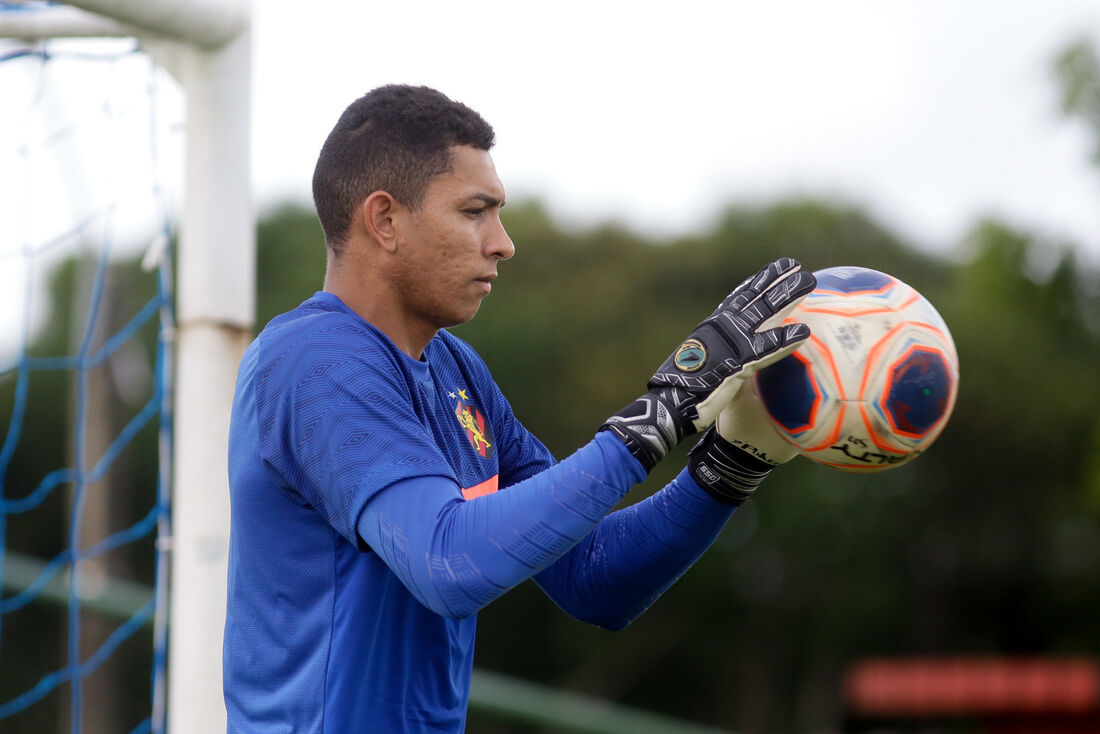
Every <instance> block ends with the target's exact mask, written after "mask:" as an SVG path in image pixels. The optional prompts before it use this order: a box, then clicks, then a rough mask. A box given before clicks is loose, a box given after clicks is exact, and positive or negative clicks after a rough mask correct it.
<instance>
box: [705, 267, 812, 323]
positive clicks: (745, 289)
mask: <svg viewBox="0 0 1100 734" xmlns="http://www.w3.org/2000/svg"><path fill="white" fill-rule="evenodd" d="M801 268H802V263H800V262H798V261H797V260H795V259H793V258H789V257H781V258H779V259H778V260H776V261H774V262H771V263H768V264H767V265H765V266H764V267H762V268H761V269H760V270H759V271H758V272H757V273H755V274H754V275H750V276H749V277H747V278H745V279H744V280H743V281H741V283H740V284H739V285H738V286H737V287H736V288H734V289H733V291H731V292H730V294H729V295H728V296H726V298H725V300H723V301H722V303H721V304H720V305H719V307H718V308H717V309H716V310H715V313H717V312H718V311H729V310H740V309H742V308H744V307H745V306H747V305H748V304H750V303H752V302H753V301H755V300H756V299H757V298H759V297H760V294H761V293H763V292H764V291H766V290H768V289H769V288H771V287H772V286H774V285H775V283H776V282H778V281H780V280H782V279H783V278H786V277H788V276H789V275H791V274H792V273H794V272H797V271H798V270H800V269H801Z"/></svg>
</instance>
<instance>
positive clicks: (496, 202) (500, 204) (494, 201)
mask: <svg viewBox="0 0 1100 734" xmlns="http://www.w3.org/2000/svg"><path fill="white" fill-rule="evenodd" d="M470 198H471V199H475V200H477V201H480V202H482V203H483V204H485V205H486V206H491V207H496V208H498V209H503V208H504V199H498V198H497V197H495V196H491V195H489V194H474V195H473V196H471V197H470Z"/></svg>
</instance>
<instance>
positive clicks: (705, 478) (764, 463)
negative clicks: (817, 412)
mask: <svg viewBox="0 0 1100 734" xmlns="http://www.w3.org/2000/svg"><path fill="white" fill-rule="evenodd" d="M748 382H749V384H747V385H745V386H744V388H742V389H741V390H738V391H737V394H736V395H735V396H734V398H733V400H732V401H731V402H730V404H729V405H728V406H726V407H725V408H724V409H723V410H722V412H721V413H719V414H718V420H717V421H715V424H714V426H712V427H711V429H710V430H709V431H707V432H706V434H704V436H703V438H702V439H701V440H700V441H699V443H697V444H695V447H694V448H693V449H692V450H691V458H690V459H689V460H688V468H689V470H690V471H691V475H692V476H693V477H694V478H695V481H696V482H698V483H699V486H700V487H702V488H703V489H705V490H706V491H707V492H708V493H709V494H710V495H711V496H712V497H714V498H715V499H717V500H719V501H721V502H725V503H727V504H731V505H740V504H741V503H742V502H744V501H745V500H746V499H748V498H749V496H750V495H751V494H752V493H753V492H754V491H756V488H757V487H758V486H759V485H760V482H762V481H764V477H766V476H768V474H769V473H770V472H771V470H772V469H773V468H774V467H775V466H776V465H778V464H784V463H786V462H788V461H790V460H791V459H793V458H794V457H795V456H796V455H798V451H797V450H795V448H794V446H793V445H791V444H790V443H788V442H786V441H784V440H783V438H782V436H780V435H779V433H778V432H776V430H775V428H773V427H772V424H771V423H770V422H769V421H768V416H767V414H766V413H765V411H764V404H763V403H762V402H761V401H760V396H759V395H758V394H757V392H756V386H755V385H754V384H753V382H752V380H749V381H748Z"/></svg>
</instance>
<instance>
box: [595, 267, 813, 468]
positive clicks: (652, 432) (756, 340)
mask: <svg viewBox="0 0 1100 734" xmlns="http://www.w3.org/2000/svg"><path fill="white" fill-rule="evenodd" d="M816 285H817V282H816V280H815V278H814V276H813V275H811V274H810V273H806V272H803V271H802V266H801V264H799V262H798V261H797V260H792V259H790V258H781V259H779V260H776V261H775V262H773V263H772V264H770V265H768V266H767V267H765V268H764V269H763V270H761V271H760V272H759V273H757V274H756V275H754V276H752V277H750V278H747V279H746V280H745V281H744V282H743V283H741V285H739V286H737V287H736V288H734V290H733V292H732V293H730V294H729V295H728V296H727V297H726V298H725V300H723V301H722V303H721V304H719V306H718V308H717V309H715V310H714V313H712V314H711V315H710V316H709V317H708V318H707V319H706V320H705V321H703V322H702V323H701V324H699V325H698V326H697V327H695V330H694V331H693V332H691V335H690V336H689V337H688V338H687V339H685V340H684V341H683V343H681V344H680V346H679V347H678V348H677V349H676V351H674V352H673V353H672V354H671V355H670V356H669V358H668V359H666V360H665V362H664V364H662V365H661V367H660V369H658V370H657V372H656V373H655V374H654V375H653V377H652V378H650V380H649V382H648V383H647V387H648V388H649V391H648V392H647V393H645V394H644V395H642V396H641V397H639V398H638V399H637V400H635V401H634V402H633V403H631V404H630V405H628V406H626V407H625V408H623V409H622V410H621V411H619V412H618V413H616V414H615V415H613V416H611V417H610V418H608V419H607V422H606V423H605V424H604V425H603V426H602V427H601V429H600V430H608V431H612V432H613V433H614V434H615V435H616V436H618V437H619V438H620V439H622V441H623V442H624V443H625V444H626V446H627V448H629V449H630V453H632V454H633V455H634V456H635V457H636V458H637V459H638V460H639V461H640V462H641V463H642V465H643V466H645V468H646V471H650V470H652V469H653V467H654V466H656V464H657V462H658V461H660V460H661V459H662V458H663V457H664V456H665V454H667V453H668V452H669V450H670V449H672V447H673V446H675V445H676V444H678V443H679V442H680V441H681V440H682V439H683V438H684V437H685V436H689V435H691V434H693V433H695V432H697V431H701V430H704V429H705V428H707V427H708V426H710V425H711V424H712V423H714V420H715V418H716V417H717V416H718V414H719V413H720V412H721V411H722V409H723V408H725V407H726V406H727V405H728V404H729V402H730V400H731V399H732V398H733V396H734V395H735V394H736V393H737V391H738V390H739V389H740V388H741V386H742V384H743V383H744V381H745V379H746V377H748V376H749V375H750V374H751V373H752V371H753V370H755V369H758V368H759V367H762V366H764V365H767V364H771V363H772V362H774V361H776V360H778V359H781V358H783V357H785V356H786V355H788V354H790V353H791V352H793V351H794V350H795V349H797V348H798V345H799V344H801V343H802V342H803V341H804V340H805V339H806V338H807V337H808V336H809V335H810V330H809V328H808V327H806V326H805V325H804V324H788V325H785V326H775V324H780V323H781V322H782V321H783V319H784V318H785V317H786V316H787V315H788V314H789V313H790V312H791V311H792V310H793V309H794V307H795V306H797V305H798V303H799V302H800V301H801V300H802V299H803V298H805V297H806V296H807V295H808V294H809V293H810V291H812V290H813V289H814V287H815V286H816ZM769 327H773V328H769Z"/></svg>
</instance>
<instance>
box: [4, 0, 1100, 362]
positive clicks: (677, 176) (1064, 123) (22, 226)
mask: <svg viewBox="0 0 1100 734" xmlns="http://www.w3.org/2000/svg"><path fill="white" fill-rule="evenodd" d="M253 30H254V58H255V63H254V69H253V73H254V94H253V124H252V129H253V135H252V153H253V180H254V184H255V185H254V190H255V198H256V201H257V203H258V204H259V206H260V207H261V210H263V209H265V208H269V207H270V206H272V205H273V204H275V203H277V202H280V201H283V200H286V199H292V200H299V201H301V202H303V203H306V204H308V203H309V201H310V199H309V181H310V177H311V175H312V170H313V165H314V162H315V160H316V156H317V152H318V150H319V149H320V146H321V144H322V142H323V141H324V138H325V136H326V135H327V134H328V131H329V130H330V129H331V127H332V125H333V124H334V123H335V121H336V119H337V117H338V116H339V115H340V113H341V111H342V110H343V109H344V107H345V106H346V105H347V104H348V103H349V102H351V101H352V100H354V99H355V98H357V97H358V96H360V95H361V94H363V93H364V92H366V91H367V90H369V89H371V88H373V87H375V86H378V85H381V84H386V83H390V82H406V83H415V84H428V85H431V86H434V87H437V88H438V89H440V90H442V91H443V92H445V93H446V94H448V95H450V96H452V97H454V98H456V99H459V100H461V101H463V102H465V103H467V104H469V105H470V106H472V107H473V108H475V109H477V110H478V111H480V112H481V113H482V114H483V115H484V116H485V117H486V118H487V119H488V120H489V121H490V122H491V123H492V124H493V125H494V126H495V128H496V130H497V141H498V142H497V147H496V148H495V149H494V152H493V155H494V158H495V160H496V163H497V168H498V171H499V173H500V175H501V178H502V179H503V181H504V183H505V185H506V186H507V188H508V191H509V198H511V199H512V200H517V199H522V198H527V197H537V198H539V199H541V200H542V201H544V202H545V203H546V204H547V205H548V206H549V207H550V209H551V211H552V213H553V214H554V215H555V216H556V218H557V219H558V220H559V222H561V223H562V224H563V225H565V226H586V225H590V224H592V223H594V222H597V221H601V220H607V219H615V220H617V221H619V222H622V223H625V224H626V225H628V226H630V227H631V228H633V229H636V230H638V231H640V232H651V233H653V234H655V235H667V234H672V233H681V232H690V231H693V230H695V231H698V230H702V229H704V228H706V227H707V226H708V225H709V224H711V222H712V221H713V218H714V217H715V215H716V213H717V212H718V211H720V209H721V208H722V206H724V205H725V204H728V203H731V202H733V203H767V202H770V201H774V200H776V199H779V198H782V197H787V196H792V195H811V196H819V197H825V198H830V199H836V200H840V201H844V202H847V203H854V204H858V205H862V206H865V207H866V208H867V209H869V210H870V211H871V213H872V214H873V215H875V216H876V217H878V218H879V219H880V220H881V221H882V222H883V223H884V224H886V225H887V226H888V227H891V228H893V229H894V230H895V231H897V232H898V233H900V234H901V235H902V236H903V237H904V238H906V239H908V240H909V241H911V242H913V243H915V244H917V245H919V246H922V247H925V248H929V249H932V250H934V251H938V252H943V253H945V254H951V253H952V252H956V251H957V250H956V248H957V245H958V243H959V242H960V240H961V239H962V237H963V236H964V234H965V233H966V231H967V229H968V228H969V227H970V226H971V225H972V224H973V223H974V221H975V220H976V219H977V218H978V217H980V216H984V215H988V214H993V215H996V216H999V217H1002V218H1005V219H1007V220H1009V221H1010V222H1011V223H1013V224H1014V225H1016V226H1020V227H1024V228H1027V229H1029V230H1032V231H1035V232H1037V233H1039V234H1041V235H1042V236H1044V237H1046V238H1048V239H1052V240H1055V241H1064V242H1071V243H1074V244H1076V245H1077V246H1078V247H1080V249H1081V251H1082V252H1083V253H1085V254H1086V255H1087V257H1088V258H1089V259H1090V260H1092V261H1093V262H1094V263H1096V264H1097V265H1100V205H1098V204H1100V169H1098V168H1097V167H1093V166H1092V165H1090V163H1089V160H1090V154H1091V150H1092V146H1093V139H1092V137H1091V135H1090V133H1089V131H1088V130H1087V129H1086V128H1085V126H1084V125H1083V124H1082V123H1079V122H1077V121H1069V120H1067V119H1065V117H1064V116H1063V114H1062V113H1061V112H1060V110H1059V99H1058V87H1057V84H1056V81H1055V79H1054V76H1053V73H1052V63H1053V59H1054V58H1055V56H1056V55H1057V53H1058V52H1059V51H1060V50H1061V49H1063V48H1064V47H1065V46H1066V45H1067V44H1068V43H1069V42H1071V41H1073V40H1076V39H1079V38H1082V37H1087V38H1091V39H1093V40H1094V41H1096V42H1100V3H1098V2H1096V0H1041V1H1040V0H1030V1H1026V2H1025V1H1024V0H1002V1H1000V2H997V1H995V0H967V1H966V2H947V1H946V0H905V1H902V0H897V1H892V2H891V1H888V0H829V2H819V1H811V0H772V1H771V2H759V1H758V0H757V1H756V2H751V3H750V2H701V1H699V0H680V2H676V3H670V2H664V3H649V2H638V1H635V2H600V1H599V0H587V2H580V1H578V0H556V1H555V2H553V3H526V2H514V1H513V2H504V1H502V0H481V1H480V2H478V3H475V4H472V5H471V4H462V3H455V2H442V1H437V0H429V1H421V2H408V3H400V2H399V3H386V4H382V3H359V2H347V1H346V0H312V2H310V3H302V2H300V0H255V2H254V26H253ZM126 43H127V42H123V43H122V44H121V47H122V48H126V47H127V45H126ZM115 45H116V46H118V45H119V44H118V43H116V44H115ZM14 47H15V46H14V45H13V44H12V42H8V43H7V44H5V45H4V46H3V47H2V48H0V51H2V50H4V49H8V50H10V49H11V48H14ZM143 63H144V66H142V64H143ZM92 66H94V67H95V69H96V76H95V77H94V79H95V81H93V77H92V76H88V75H86V73H85V71H83V69H85V67H84V66H81V62H79V61H76V60H71V59H61V60H58V61H55V62H52V63H51V64H48V65H46V66H45V67H41V66H40V65H38V64H37V63H36V62H34V61H33V60H29V61H27V62H26V63H22V62H21V63H7V64H3V65H0V356H3V354H4V353H5V352H8V351H10V349H11V347H12V345H13V344H14V343H15V340H16V337H17V334H18V333H19V329H18V324H19V323H20V322H21V321H22V313H23V310H24V306H23V303H24V296H23V293H24V289H23V288H22V287H21V285H20V283H21V282H26V278H25V276H24V272H23V271H24V268H23V267H22V266H21V265H19V263H20V260H19V259H18V258H17V257H13V256H12V254H11V253H13V252H15V253H16V254H17V251H18V250H19V248H21V247H27V246H29V247H37V246H39V245H40V244H41V243H42V242H45V241H48V240H49V239H50V237H51V236H56V234H57V232H59V231H64V229H65V228H67V227H68V226H70V225H69V224H67V223H66V221H65V216H66V214H67V215H68V216H69V217H70V221H71V218H72V217H76V218H79V217H81V216H86V215H87V213H88V212H90V211H95V210H96V208H97V207H98V208H99V209H101V210H102V209H104V208H105V207H111V211H112V212H114V213H115V215H116V216H113V217H112V218H111V219H110V220H109V221H108V220H107V219H104V220H103V227H110V228H113V231H114V232H115V235H116V238H117V239H120V240H126V239H134V238H133V237H130V236H129V235H128V234H127V233H128V232H132V231H135V230H140V229H141V228H142V227H143V226H145V225H144V224H142V223H143V222H146V221H150V220H151V219H152V218H153V214H154V213H155V212H156V210H157V209H158V207H159V206H160V202H157V201H153V200H152V199H151V197H152V196H153V194H154V192H155V191H156V190H157V189H156V187H154V186H152V185H151V184H150V176H149V171H148V161H149V159H150V156H149V154H148V151H149V150H150V147H149V143H148V142H147V140H148V132H149V130H150V125H149V123H148V121H147V119H148V118H147V115H146V114H145V111H144V110H143V105H144V106H145V107H148V102H149V100H150V99H155V100H157V104H158V105H159V110H160V111H159V112H158V117H157V120H158V124H159V129H160V130H161V133H159V135H160V139H161V145H162V147H163V150H160V152H159V153H158V159H159V160H160V163H161V177H162V178H163V179H164V180H163V184H164V190H166V191H167V192H168V195H169V197H168V198H169V201H168V202H167V203H168V205H169V206H171V205H172V204H173V203H174V202H173V201H172V200H171V197H172V196H173V195H175V194H178V190H179V188H180V187H179V183H178V180H176V179H178V178H179V176H178V175H177V176H176V177H175V179H174V178H173V176H172V175H171V174H179V165H178V164H179V155H178V149H179V141H180V139H181V135H182V134H183V128H182V126H181V125H180V121H181V119H182V108H181V105H180V102H179V94H178V92H175V91H174V90H173V88H172V87H173V85H172V83H171V82H170V81H164V82H161V83H158V86H157V92H156V93H155V94H154V95H152V96H149V95H144V94H143V91H142V90H144V88H145V87H146V85H147V84H148V78H149V71H148V69H149V65H148V63H145V62H142V61H141V60H140V59H136V58H135V59H133V60H132V61H126V62H118V63H114V64H110V65H107V66H106V67H104V65H103V64H93V65H92ZM143 69H144V71H142V70H143ZM143 74H144V76H143ZM104 79H106V82H104V81H103V80H104ZM70 130H75V131H76V134H73V135H68V134H59V131H61V132H62V133H64V131H70ZM99 134H104V135H106V136H108V138H109V140H108V142H107V143H101V142H97V141H95V138H94V137H93V136H94V135H99ZM143 136H144V138H145V140H146V142H142V137H143ZM89 140H91V141H93V142H87V141H89ZM130 149H136V150H137V154H136V156H135V157H134V158H133V160H127V159H126V154H125V153H120V152H118V151H120V150H130ZM24 153H26V155H24ZM143 165H144V169H143ZM27 202H29V203H27ZM134 222H137V224H134ZM96 224H97V225H98V224H99V222H98V221H97V222H96ZM146 229H148V227H146ZM118 233H123V234H118ZM86 234H90V235H91V236H92V237H93V238H95V237H97V236H99V235H98V233H97V232H89V233H86ZM107 234H110V233H109V232H104V235H105V236H106V235H107ZM142 236H145V237H146V238H148V235H142ZM146 241H147V239H146ZM122 244H123V245H124V246H125V242H123V243H122ZM517 245H518V246H520V247H522V245H523V243H522V242H519V243H517ZM143 246H144V242H143V241H139V242H137V243H136V244H131V245H130V247H131V249H132V248H134V247H143ZM5 253H8V254H7V255H6V254H5ZM62 255H63V253H61V252H60V251H57V252H55V253H53V254H52V259H51V258H49V257H40V258H37V259H36V261H35V262H36V267H37V268H38V270H39V274H38V275H35V276H34V279H35V280H36V281H37V282H38V283H42V282H44V280H45V273H46V272H48V269H49V267H50V266H51V265H52V263H53V262H56V259H57V258H60V257H61V256H62ZM43 303H44V299H37V301H36V303H35V304H32V313H35V314H36V316H35V320H38V319H41V318H42V314H43V313H44V306H43Z"/></svg>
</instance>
